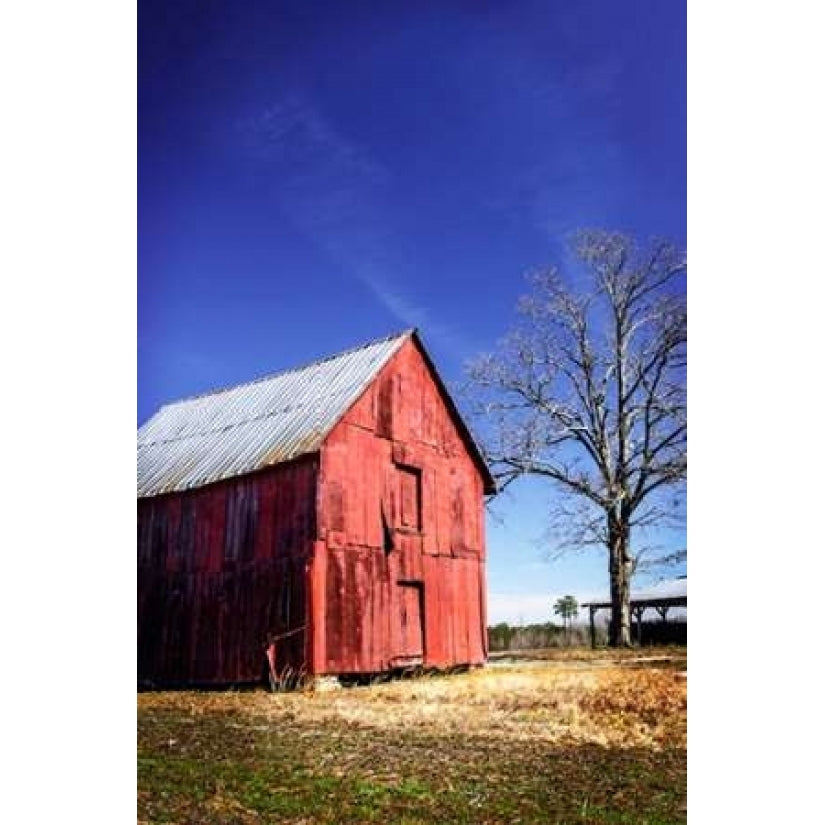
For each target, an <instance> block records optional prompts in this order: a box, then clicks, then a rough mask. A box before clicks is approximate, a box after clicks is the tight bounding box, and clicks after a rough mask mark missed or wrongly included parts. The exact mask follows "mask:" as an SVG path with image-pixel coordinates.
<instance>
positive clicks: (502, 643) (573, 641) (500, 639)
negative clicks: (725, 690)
mask: <svg viewBox="0 0 825 825" xmlns="http://www.w3.org/2000/svg"><path fill="white" fill-rule="evenodd" d="M638 633H639V628H638V624H637V623H636V622H633V624H632V639H633V642H634V643H636V644H638ZM487 634H488V640H489V649H490V651H491V652H493V653H496V652H501V651H505V650H540V649H542V648H548V647H566V646H567V645H568V644H569V645H571V646H573V647H575V646H578V645H589V644H590V628H589V626H588V625H587V624H584V623H582V624H577V625H572V626H571V627H570V628H569V629H567V630H565V628H564V627H562V626H561V625H557V624H554V623H553V622H546V623H545V624H528V625H510V624H508V623H507V622H501V623H499V624H497V625H493V626H492V627H489V628H487ZM607 642H608V628H607V627H606V626H605V625H604V624H603V623H600V622H597V624H596V644H597V645H599V646H602V645H606V644H607ZM641 644H642V645H643V646H644V645H665V644H667V645H686V644H687V620H686V619H668V620H667V622H662V621H661V620H650V621H643V622H642V639H641Z"/></svg>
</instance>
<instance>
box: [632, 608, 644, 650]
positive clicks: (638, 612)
mask: <svg viewBox="0 0 825 825" xmlns="http://www.w3.org/2000/svg"><path fill="white" fill-rule="evenodd" d="M644 612H645V609H644V607H634V608H633V615H634V617H635V619H636V643H637V644H638V645H639V646H641V644H642V616H643V615H644Z"/></svg>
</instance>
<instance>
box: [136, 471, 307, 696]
mask: <svg viewBox="0 0 825 825" xmlns="http://www.w3.org/2000/svg"><path fill="white" fill-rule="evenodd" d="M317 466H318V457H317V456H310V457H308V458H305V459H302V460H299V461H296V462H293V463H290V464H285V465H281V466H278V467H274V468H272V469H269V470H265V471H262V472H259V473H255V474H252V475H247V476H242V477H239V478H235V479H231V480H229V481H226V482H221V483H217V484H212V485H209V486H206V487H202V488H200V489H197V490H192V491H188V492H184V493H174V494H169V495H163V496H157V497H153V498H146V499H139V500H138V679H139V681H140V682H142V683H154V684H199V683H214V684H225V683H234V682H249V681H256V680H258V679H260V678H261V676H262V674H263V672H264V670H263V667H264V661H265V660H264V656H265V651H266V646H267V641H268V639H269V637H270V636H272V635H279V634H283V633H286V632H288V631H290V630H292V629H294V628H298V627H302V626H305V625H306V624H307V615H308V595H309V594H308V588H307V582H308V579H309V567H310V559H311V554H312V546H313V538H314V535H315V532H316V521H315V502H316V485H317ZM310 642H311V635H310V633H309V631H308V630H307V631H305V632H299V633H295V634H292V635H290V636H289V637H287V638H284V639H282V640H281V641H279V642H278V644H277V664H278V667H279V669H280V668H283V667H286V666H290V667H291V668H293V669H295V670H299V669H301V668H302V667H304V666H305V664H306V663H307V661H308V660H309V657H310V655H311V651H310V649H309V647H310Z"/></svg>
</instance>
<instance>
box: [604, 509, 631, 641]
mask: <svg viewBox="0 0 825 825" xmlns="http://www.w3.org/2000/svg"><path fill="white" fill-rule="evenodd" d="M627 532H628V531H627V527H626V525H623V524H620V523H619V521H618V520H616V519H611V520H610V522H609V525H608V541H609V547H608V549H609V552H610V605H611V610H610V635H609V640H608V642H609V644H610V647H631V646H632V641H631V637H630V557H629V556H628V553H627Z"/></svg>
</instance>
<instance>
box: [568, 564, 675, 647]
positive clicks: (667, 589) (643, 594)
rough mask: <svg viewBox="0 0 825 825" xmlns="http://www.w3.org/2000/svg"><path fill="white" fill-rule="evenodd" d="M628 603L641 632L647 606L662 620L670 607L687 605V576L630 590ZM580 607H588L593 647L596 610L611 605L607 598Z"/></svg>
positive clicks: (607, 608)
mask: <svg viewBox="0 0 825 825" xmlns="http://www.w3.org/2000/svg"><path fill="white" fill-rule="evenodd" d="M629 604H630V613H631V615H632V616H633V618H635V619H636V624H637V626H638V627H639V628H640V630H639V633H641V625H642V617H643V616H644V612H645V610H647V609H648V608H653V609H654V610H656V612H657V613H658V614H659V616H660V617H661V619H662V621H666V620H667V614H668V611H669V610H670V609H671V608H673V607H677V608H678V607H687V576H680V577H679V578H676V579H669V580H667V581H663V582H659V583H658V584H655V585H651V586H650V587H648V588H646V589H644V590H638V591H631V593H630V599H629ZM582 607H586V608H588V612H589V614H590V643H591V645H592V646H594V647H595V645H596V611H598V610H610V609H611V607H612V605H611V603H610V601H609V600H602V601H592V602H584V603H583V604H582Z"/></svg>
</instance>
